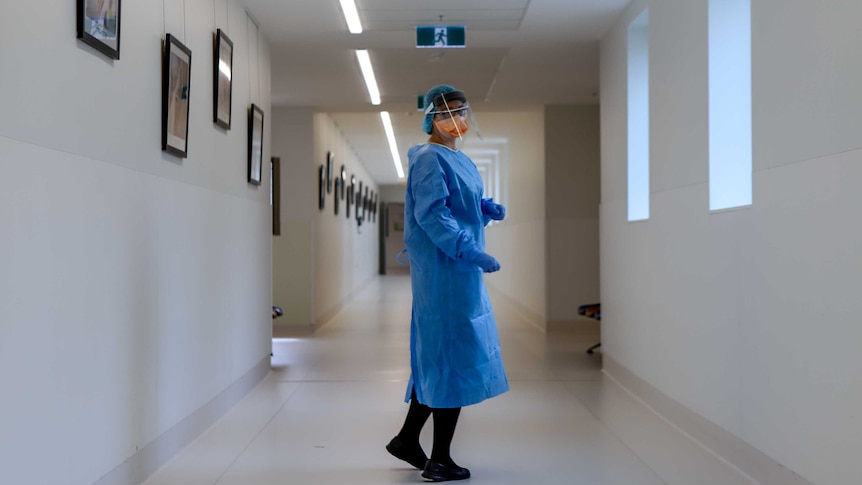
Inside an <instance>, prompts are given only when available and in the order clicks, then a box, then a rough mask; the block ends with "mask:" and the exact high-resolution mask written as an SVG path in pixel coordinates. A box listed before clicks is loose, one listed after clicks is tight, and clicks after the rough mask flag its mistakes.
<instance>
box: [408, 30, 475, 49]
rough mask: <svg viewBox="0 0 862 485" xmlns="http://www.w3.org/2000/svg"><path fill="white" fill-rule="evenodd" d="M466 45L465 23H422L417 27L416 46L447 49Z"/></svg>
mask: <svg viewBox="0 0 862 485" xmlns="http://www.w3.org/2000/svg"><path fill="white" fill-rule="evenodd" d="M465 46H466V29H465V28H464V26H463V25H449V26H439V25H436V26H435V25H420V26H417V27H416V47H419V48H425V49H434V48H437V49H447V48H461V47H465Z"/></svg>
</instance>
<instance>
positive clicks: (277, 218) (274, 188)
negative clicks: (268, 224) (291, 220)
mask: <svg viewBox="0 0 862 485" xmlns="http://www.w3.org/2000/svg"><path fill="white" fill-rule="evenodd" d="M270 170H271V172H270V173H271V176H270V179H269V186H270V193H271V195H270V199H271V201H272V235H273V236H280V235H281V158H279V157H272V159H271V162H270Z"/></svg>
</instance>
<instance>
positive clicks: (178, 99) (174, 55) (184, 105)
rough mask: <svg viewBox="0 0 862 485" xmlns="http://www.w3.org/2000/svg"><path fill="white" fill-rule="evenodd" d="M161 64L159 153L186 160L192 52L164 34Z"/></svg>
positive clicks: (169, 35)
mask: <svg viewBox="0 0 862 485" xmlns="http://www.w3.org/2000/svg"><path fill="white" fill-rule="evenodd" d="M162 61H163V63H162V150H164V151H166V152H168V153H170V154H172V155H176V156H178V157H180V158H186V157H187V156H188V153H189V105H190V104H191V76H192V51H191V50H189V48H188V47H186V46H185V45H183V43H182V42H180V41H179V40H177V38H176V37H174V36H173V35H171V34H166V35H165V43H164V49H163V56H162Z"/></svg>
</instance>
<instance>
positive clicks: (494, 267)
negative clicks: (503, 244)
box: [464, 247, 500, 273]
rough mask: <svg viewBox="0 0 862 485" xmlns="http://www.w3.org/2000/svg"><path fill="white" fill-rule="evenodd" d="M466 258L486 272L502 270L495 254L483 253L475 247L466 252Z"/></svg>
mask: <svg viewBox="0 0 862 485" xmlns="http://www.w3.org/2000/svg"><path fill="white" fill-rule="evenodd" d="M464 259H466V260H467V261H470V262H471V263H473V264H475V265H476V266H478V267H480V268H482V271H484V272H486V273H493V272H495V271H500V263H499V262H497V260H496V259H494V257H493V256H491V255H490V254H488V253H483V252H482V251H479V250H478V249H476V248H475V247H474V248H471V249H470V250H468V251H467V252H465V253H464Z"/></svg>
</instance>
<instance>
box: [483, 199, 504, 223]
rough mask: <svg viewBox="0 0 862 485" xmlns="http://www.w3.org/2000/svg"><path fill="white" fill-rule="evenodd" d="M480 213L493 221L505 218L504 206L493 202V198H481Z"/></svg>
mask: <svg viewBox="0 0 862 485" xmlns="http://www.w3.org/2000/svg"><path fill="white" fill-rule="evenodd" d="M482 214H484V215H486V216H488V217H490V218H491V219H494V220H495V221H502V220H503V219H505V218H506V208H505V207H504V206H503V205H502V204H495V203H494V199H493V198H491V199H482Z"/></svg>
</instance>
